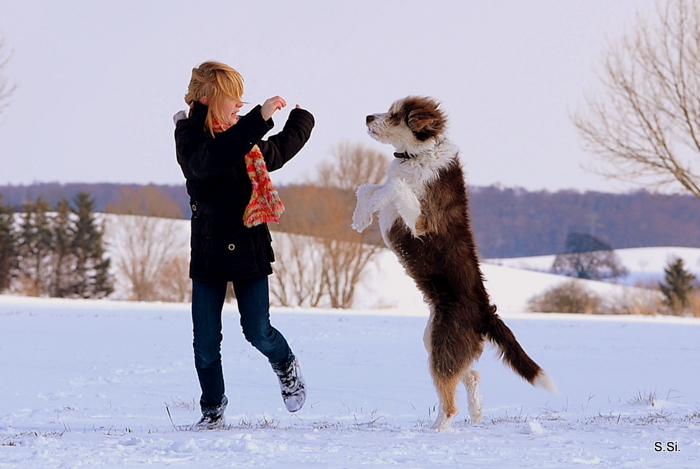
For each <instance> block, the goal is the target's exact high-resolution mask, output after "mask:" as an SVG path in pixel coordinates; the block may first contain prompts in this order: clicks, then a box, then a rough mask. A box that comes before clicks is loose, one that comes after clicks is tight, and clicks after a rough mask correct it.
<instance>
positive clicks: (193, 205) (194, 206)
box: [192, 204, 197, 212]
mask: <svg viewBox="0 0 700 469" xmlns="http://www.w3.org/2000/svg"><path fill="white" fill-rule="evenodd" d="M192 211H193V212H196V211H197V205H195V204H192Z"/></svg>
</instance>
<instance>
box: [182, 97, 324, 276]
mask: <svg viewBox="0 0 700 469" xmlns="http://www.w3.org/2000/svg"><path fill="white" fill-rule="evenodd" d="M207 111H208V107H207V106H205V105H203V104H201V103H195V105H194V107H193V108H192V109H191V110H190V113H189V117H188V118H186V119H182V120H180V121H178V122H177V123H176V127H175V149H176V153H177V161H178V163H179V164H180V167H181V168H182V172H183V174H184V175H185V179H186V180H187V193H188V194H189V196H190V204H191V208H192V235H191V239H190V247H191V259H190V277H191V278H193V279H197V280H202V281H237V280H252V279H256V278H260V277H263V276H266V275H270V274H271V273H272V266H271V265H270V263H271V262H274V253H273V251H272V238H271V237H270V231H269V230H268V228H267V225H266V224H262V225H258V226H254V227H252V228H247V227H246V226H245V225H244V224H243V213H244V211H245V208H246V206H247V205H248V202H249V200H250V197H251V192H252V185H251V182H250V178H249V177H248V174H247V172H246V167H245V161H244V158H245V155H246V154H247V153H248V152H249V151H250V150H251V149H252V148H253V146H254V145H258V147H259V148H260V151H261V153H262V154H263V157H264V158H265V163H266V165H267V169H268V171H270V172H272V171H275V170H276V169H279V168H281V167H282V166H283V165H284V164H285V163H286V162H287V161H289V160H290V159H292V157H294V155H296V154H297V153H298V152H299V150H301V148H302V147H303V146H304V144H305V143H306V142H307V141H308V140H309V137H310V136H311V130H312V129H313V126H314V118H313V116H312V115H311V113H309V112H308V111H306V110H303V109H293V110H292V111H291V112H290V114H289V118H288V120H287V122H286V123H285V125H284V128H283V129H282V131H281V132H280V133H278V134H276V135H273V136H271V137H269V138H268V139H267V140H262V138H263V137H264V136H265V134H266V133H267V132H268V131H270V130H271V129H272V127H273V125H274V124H273V122H272V119H269V120H267V121H265V120H264V119H263V117H262V115H261V114H260V106H256V107H255V108H254V109H253V110H251V111H250V112H249V113H248V114H246V115H244V116H241V117H240V119H239V120H238V122H237V123H236V125H234V126H232V127H231V128H229V129H228V130H226V131H225V132H221V133H218V134H216V137H212V136H211V134H210V133H209V132H207V131H206V130H204V121H205V119H206V116H207Z"/></svg>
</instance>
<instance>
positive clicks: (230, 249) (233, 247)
mask: <svg viewBox="0 0 700 469" xmlns="http://www.w3.org/2000/svg"><path fill="white" fill-rule="evenodd" d="M234 249H236V245H235V244H233V243H231V244H229V245H228V250H229V251H233V250H234Z"/></svg>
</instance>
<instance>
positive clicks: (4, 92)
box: [0, 38, 15, 114]
mask: <svg viewBox="0 0 700 469" xmlns="http://www.w3.org/2000/svg"><path fill="white" fill-rule="evenodd" d="M10 55H11V54H10V53H9V52H7V46H6V45H5V41H4V40H3V39H2V38H0V114H2V110H3V108H5V107H6V106H7V103H6V101H7V99H8V98H9V97H10V95H11V94H12V92H13V91H14V90H15V86H14V85H11V84H10V82H9V81H8V80H7V78H6V77H5V75H4V73H3V70H4V69H5V66H6V65H7V63H8V62H9V60H10Z"/></svg>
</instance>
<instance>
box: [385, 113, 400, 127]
mask: <svg viewBox="0 0 700 469" xmlns="http://www.w3.org/2000/svg"><path fill="white" fill-rule="evenodd" d="M387 120H388V121H389V123H390V124H392V125H399V124H400V123H401V121H403V118H402V116H401V115H400V114H399V113H397V112H392V113H391V114H389V116H388V117H387Z"/></svg>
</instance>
